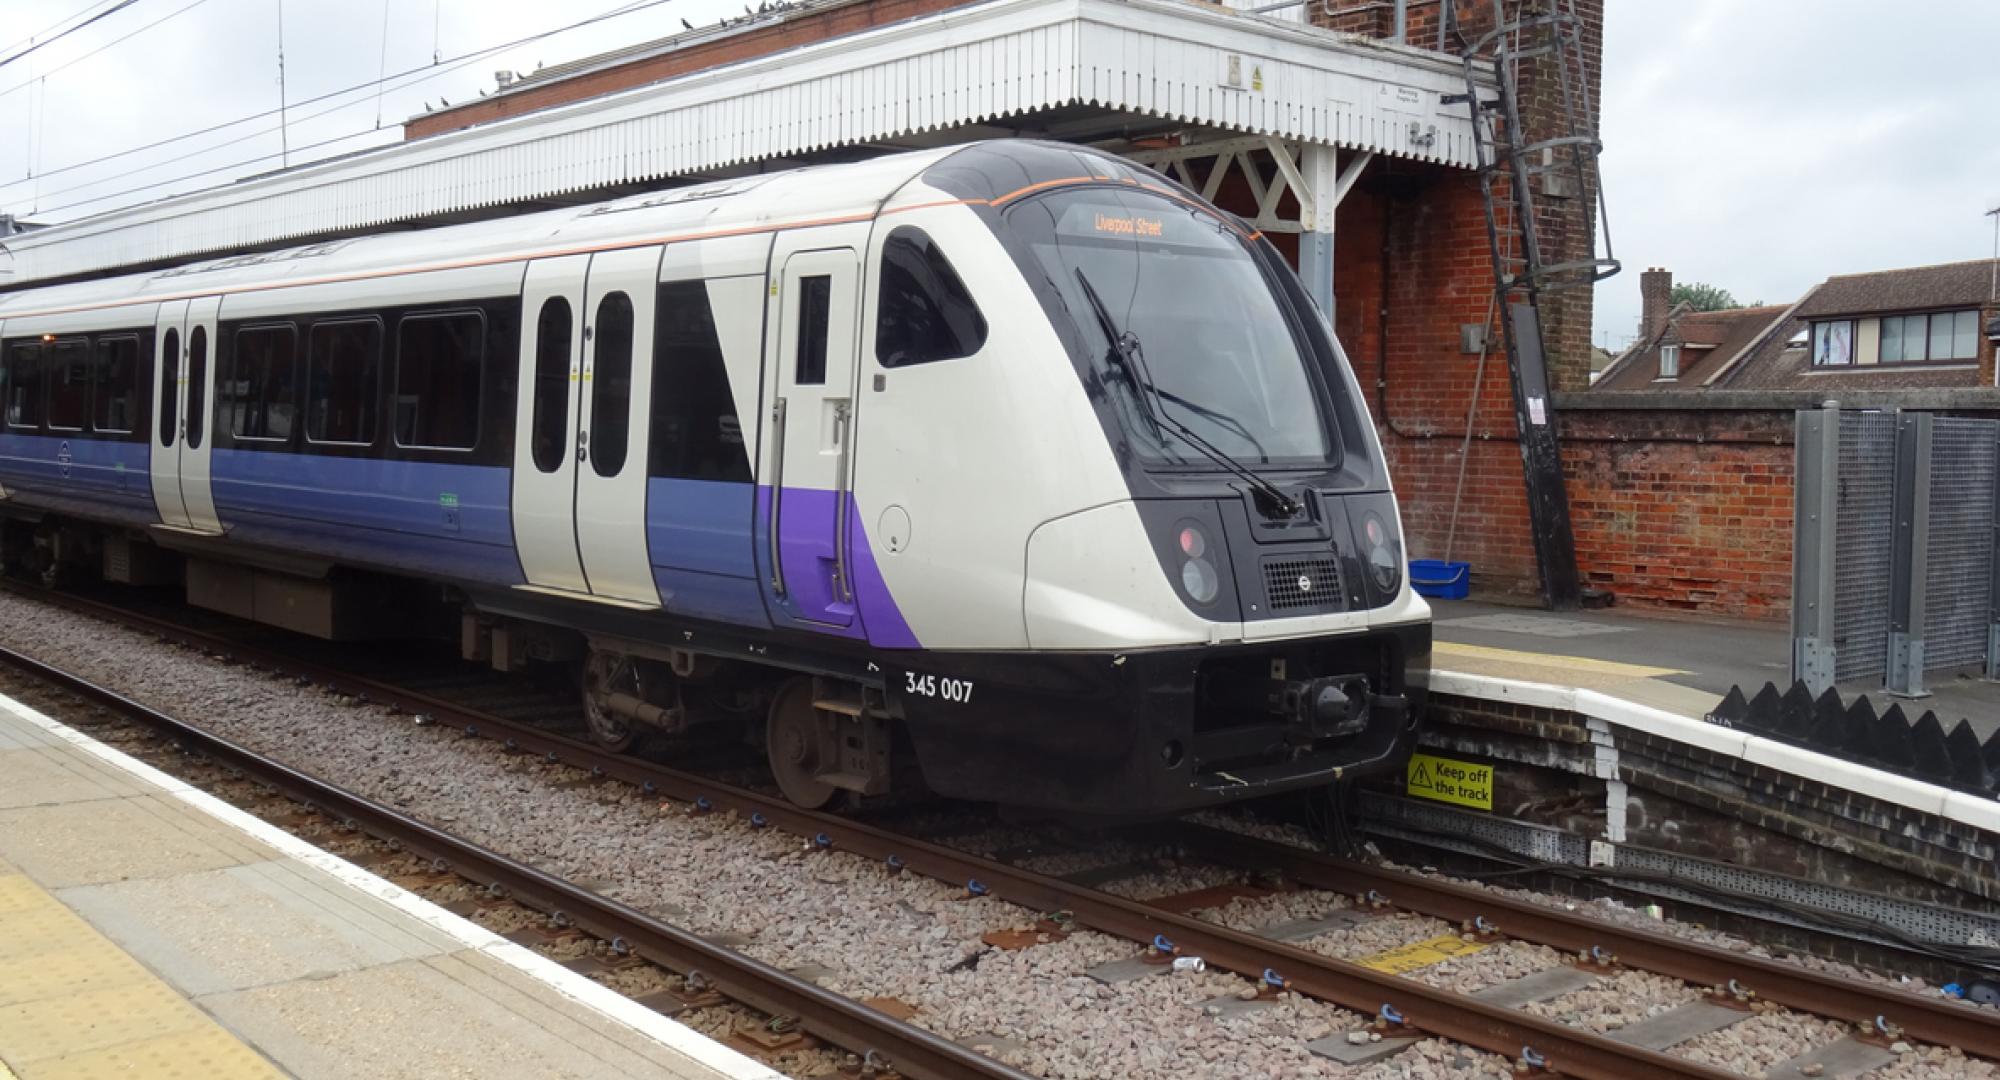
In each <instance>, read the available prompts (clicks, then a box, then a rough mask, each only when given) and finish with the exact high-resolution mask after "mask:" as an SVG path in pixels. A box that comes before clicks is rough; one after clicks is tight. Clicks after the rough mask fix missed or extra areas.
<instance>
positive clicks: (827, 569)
mask: <svg viewBox="0 0 2000 1080" xmlns="http://www.w3.org/2000/svg"><path fill="white" fill-rule="evenodd" d="M865 240H866V232H865V227H862V226H834V227H829V228H819V229H801V230H795V231H792V232H787V233H783V234H781V235H780V236H779V237H778V238H777V240H776V243H775V244H774V246H773V251H772V255H771V264H772V266H773V268H774V269H773V273H772V288H771V295H770V298H769V305H770V306H769V311H768V313H767V319H768V323H769V325H771V326H774V327H776V328H777V332H776V333H775V334H772V335H770V336H769V337H768V339H767V340H768V342H769V345H768V348H769V352H768V353H767V354H766V363H765V370H766V371H767V372H768V375H767V378H768V379H769V385H770V401H771V406H770V408H769V410H768V411H767V412H766V413H765V417H764V423H765V427H766V431H765V438H764V445H765V446H766V447H767V448H768V450H767V451H766V458H765V465H766V469H765V473H764V478H765V479H764V483H765V485H766V487H767V496H766V497H765V498H764V499H762V500H760V511H761V516H762V518H763V520H762V521H761V522H760V523H759V532H760V534H761V535H762V536H764V537H765V538H766V540H767V541H768V545H769V547H768V550H767V551H766V552H765V553H764V555H765V560H766V564H767V566H768V568H769V570H768V573H767V575H766V576H767V579H768V580H767V586H768V588H769V590H770V594H771V599H772V601H773V602H774V604H775V606H776V608H777V610H778V611H779V612H781V613H782V614H783V615H785V616H787V617H789V618H790V619H792V620H794V621H799V622H804V623H809V624H817V625H820V626H825V627H831V628H847V627H851V626H852V625H853V624H854V611H855V595H854V582H853V579H852V575H851V571H850V564H849V557H850V553H849V552H848V550H847V545H846V543H845V537H846V534H847V532H848V520H847V519H848V516H849V515H850V514H851V513H852V512H853V506H852V499H851V498H850V495H849V493H850V476H849V472H850V463H851V461H852V457H851V454H850V447H851V446H852V444H853V441H854V379H855V363H854V358H855V351H856V349H857V348H858V345H859V333H860V328H859V326H858V312H859V310H860V257H859V255H858V252H859V251H860V250H861V248H862V247H863V245H864V242H865Z"/></svg>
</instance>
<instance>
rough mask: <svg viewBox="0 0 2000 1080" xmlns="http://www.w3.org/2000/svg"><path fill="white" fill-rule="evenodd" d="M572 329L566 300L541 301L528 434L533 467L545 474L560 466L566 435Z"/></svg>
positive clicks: (558, 298)
mask: <svg viewBox="0 0 2000 1080" xmlns="http://www.w3.org/2000/svg"><path fill="white" fill-rule="evenodd" d="M574 327H575V323H574V316H573V315H572V314H571V313H570V310H569V301H568V300H566V299H564V298H563V297H560V296H551V297H549V298H548V299H547V300H544V301H542V313H541V314H540V315H539V316H538V317H537V318H536V321H535V406H534V410H535V411H534V414H533V418H532V424H533V427H532V429H531V431H530V433H529V439H530V444H529V445H530V448H531V449H532V450H533V452H534V455H535V468H537V469H540V470H541V471H543V472H545V473H552V472H555V471H556V470H557V469H559V468H561V467H562V462H563V454H564V453H565V452H566V451H567V450H568V446H567V445H566V443H567V441H568V440H567V439H565V438H564V436H566V435H567V434H568V433H569V347H570V335H571V332H572V330H573V329H574Z"/></svg>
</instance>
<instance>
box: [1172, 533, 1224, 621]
mask: <svg viewBox="0 0 2000 1080" xmlns="http://www.w3.org/2000/svg"><path fill="white" fill-rule="evenodd" d="M1174 540H1175V543H1177V544H1178V545H1179V546H1180V551H1181V556H1182V557H1183V560H1184V561H1183V562H1182V563H1181V588H1182V589H1183V590H1184V591H1185V592H1186V593H1187V595H1188V599H1190V600H1192V601H1194V602H1195V603H1197V604H1207V603H1211V602H1213V601H1214V600H1215V597H1216V595H1217V594H1218V593H1220V592H1221V591H1222V575H1221V574H1220V573H1219V572H1217V570H1216V569H1215V564H1214V563H1212V562H1210V561H1209V559H1208V548H1209V543H1208V534H1207V533H1205V532H1203V531H1202V530H1201V526H1199V525H1196V524H1195V523H1193V522H1191V521H1183V522H1181V524H1180V526H1179V527H1178V529H1177V530H1176V535H1175V537H1174Z"/></svg>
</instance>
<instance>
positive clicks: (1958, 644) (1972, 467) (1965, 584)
mask: <svg viewBox="0 0 2000 1080" xmlns="http://www.w3.org/2000/svg"><path fill="white" fill-rule="evenodd" d="M1996 436H2000V422H1996V421H1992V420H1967V419H1960V418H1956V417H1948V416H1941V417H1938V418H1937V419H1936V420H1935V421H1933V427H1932V432H1931V491H1930V496H1931V507H1930V542H1929V544H1928V545H1927V546H1926V548H1925V553H1926V555H1927V557H1928V563H1929V565H1928V568H1927V572H1926V580H1925V582H1924V667H1925V668H1926V669H1927V670H1933V671H1934V670H1938V669H1940V668H1955V667H1963V666H1965V665H1967V664H1977V663H1981V662H1983V661H1984V660H1985V659H1986V626H1987V617H1988V592H1989V589H1990V588H1991V585H1990V580H1989V579H1990V578H1991V576H1992V572H1993V471H1994V448H1995V439H1996Z"/></svg>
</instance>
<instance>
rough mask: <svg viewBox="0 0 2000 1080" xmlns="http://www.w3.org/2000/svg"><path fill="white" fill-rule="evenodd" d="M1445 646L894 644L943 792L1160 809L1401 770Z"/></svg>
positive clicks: (927, 757) (912, 728)
mask: <svg viewBox="0 0 2000 1080" xmlns="http://www.w3.org/2000/svg"><path fill="white" fill-rule="evenodd" d="M1430 652H1431V628H1430V624H1429V623H1427V622H1424V623H1411V624H1406V625H1400V626H1393V627H1383V628H1377V629H1371V630H1359V631H1354V632H1351V633H1347V634H1341V635H1328V636H1324V637H1314V638H1301V639H1292V640H1286V641H1274V642H1261V643H1255V644H1241V645H1208V646H1184V647H1176V648H1168V649H1151V650H1144V651H1134V652H1128V653H1107V652H1018V653H960V652H951V653H928V654H895V653H890V654H886V656H885V658H884V659H883V666H884V667H885V668H886V669H887V670H886V671H885V675H886V676H887V683H888V686H887V690H888V694H889V697H890V699H891V701H892V702H894V703H895V704H897V705H899V706H900V710H901V713H902V715H903V717H904V720H905V724H906V727H907V730H908V732H909V736H910V740H911V742H912V744H913V745H914V747H915V750H916V754H917V759H918V762H919V764H920V765H921V766H922V768H923V772H924V777H925V780H926V782H927V783H928V784H929V785H930V786H931V788H932V789H933V790H935V791H937V792H938V793H939V794H942V795H946V796H949V797H952V798H962V799H976V800H985V801H993V802H998V803H1003V804H1007V805H1012V806H1021V807H1030V808H1036V809H1042V810H1052V811H1064V812H1074V813H1081V814H1091V815H1099V814H1101V815H1107V816H1117V817H1124V816H1133V817H1146V816H1158V815H1163V814H1173V813H1178V812H1183V811H1188V810H1194V809H1198V808H1200V807H1204V806H1213V805H1217V804H1220V803H1226V802H1234V801H1238V800H1242V799H1248V798H1255V797H1259V796H1263V795H1273V794H1278V793H1280V792H1286V791H1293V790H1298V789H1302V788H1309V787H1315V786H1324V785H1327V784H1330V783H1333V782H1334V781H1336V780H1341V779H1344V778H1349V777H1357V776H1364V775H1374V774H1379V773H1383V772H1387V771H1391V770H1397V769H1401V768H1402V767H1403V766H1404V764H1405V762H1407V760H1408V758H1409V754H1410V750H1411V748H1412V746H1413V745H1414V743H1415V730H1416V723H1417V719H1418V717H1419V715H1420V714H1421V712H1422V707H1423V697H1424V692H1425V688H1426V686H1427V684H1428V682H1429V671H1430ZM905 655H907V659H905V658H904V657H905ZM898 660H902V661H903V662H904V663H906V664H908V665H909V666H907V667H901V668H899V667H895V666H892V665H894V664H895V663H896V661H898Z"/></svg>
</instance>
